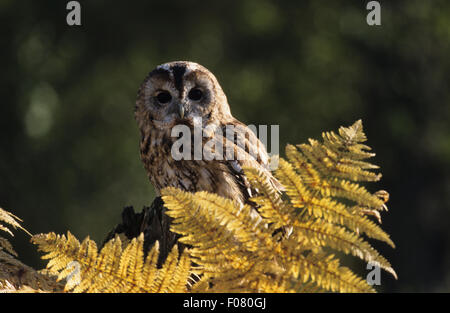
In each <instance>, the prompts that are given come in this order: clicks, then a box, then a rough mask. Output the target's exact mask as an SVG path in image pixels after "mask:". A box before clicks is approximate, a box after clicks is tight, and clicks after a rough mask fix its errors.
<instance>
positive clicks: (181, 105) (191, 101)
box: [135, 61, 232, 129]
mask: <svg viewBox="0 0 450 313" xmlns="http://www.w3.org/2000/svg"><path fill="white" fill-rule="evenodd" d="M135 116H136V119H137V121H138V124H139V126H140V127H141V129H142V128H143V127H145V126H150V125H151V126H153V127H157V128H161V129H164V128H170V127H172V126H174V125H176V124H178V123H184V122H186V121H192V120H193V118H194V117H201V118H202V119H203V121H204V122H205V121H206V123H207V122H208V120H224V119H225V120H226V119H229V118H232V116H231V113H230V109H229V106H228V102H227V98H226V96H225V94H224V92H223V91H222V88H221V87H220V85H219V83H218V81H217V79H216V77H215V76H214V75H213V74H212V73H211V72H210V71H208V70H207V69H206V68H204V67H203V66H201V65H200V64H197V63H193V62H185V61H175V62H169V63H165V64H162V65H159V66H157V67H156V68H155V69H154V70H153V71H151V72H150V74H148V76H147V77H146V78H145V80H144V82H143V83H142V85H141V87H140V89H139V92H138V98H137V101H136V112H135Z"/></svg>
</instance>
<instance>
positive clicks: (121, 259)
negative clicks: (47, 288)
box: [32, 232, 191, 292]
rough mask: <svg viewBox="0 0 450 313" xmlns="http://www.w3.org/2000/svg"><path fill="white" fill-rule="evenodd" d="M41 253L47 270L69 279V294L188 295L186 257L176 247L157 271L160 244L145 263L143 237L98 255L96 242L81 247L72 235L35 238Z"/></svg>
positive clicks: (116, 240) (117, 241)
mask: <svg viewBox="0 0 450 313" xmlns="http://www.w3.org/2000/svg"><path fill="white" fill-rule="evenodd" d="M32 242H33V243H34V244H36V245H38V249H39V250H40V251H43V252H45V253H46V254H45V255H44V256H43V257H42V258H43V259H50V261H49V262H48V264H47V268H48V269H49V270H50V271H52V272H56V273H58V280H62V279H66V280H67V283H66V286H65V290H66V291H73V292H185V291H186V290H187V289H186V288H187V282H188V277H189V275H190V273H191V271H190V258H189V255H188V254H187V253H182V254H181V255H180V256H179V254H178V249H177V247H175V248H174V249H173V250H172V252H171V253H170V254H169V256H168V259H167V262H166V263H165V264H164V265H163V267H162V268H161V269H158V268H157V267H156V264H157V256H158V250H159V248H158V242H156V243H155V245H154V247H153V248H152V250H151V251H150V253H149V255H148V256H147V258H146V259H145V260H144V252H143V245H144V237H143V235H142V234H141V235H140V236H139V237H137V238H134V239H133V240H132V241H131V242H130V243H129V244H128V245H127V246H126V247H125V249H122V242H121V240H120V238H119V237H118V236H116V238H114V239H112V240H110V241H108V242H107V243H106V244H105V246H104V247H103V248H102V249H101V251H100V252H98V249H97V245H96V244H95V242H94V241H92V240H90V239H89V237H88V238H86V239H85V240H84V241H83V242H82V243H81V244H80V242H79V241H78V240H77V239H76V238H75V237H74V236H73V235H72V234H71V233H70V232H68V233H67V237H66V236H64V235H56V234H55V233H49V234H39V235H35V236H33V237H32Z"/></svg>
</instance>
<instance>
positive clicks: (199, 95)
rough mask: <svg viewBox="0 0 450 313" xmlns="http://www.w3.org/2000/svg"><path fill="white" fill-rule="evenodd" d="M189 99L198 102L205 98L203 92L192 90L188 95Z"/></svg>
mask: <svg viewBox="0 0 450 313" xmlns="http://www.w3.org/2000/svg"><path fill="white" fill-rule="evenodd" d="M188 97H189V99H191V100H194V101H198V100H200V99H201V98H202V97H203V92H202V91H201V90H200V89H198V88H192V89H191V90H190V91H189V94H188Z"/></svg>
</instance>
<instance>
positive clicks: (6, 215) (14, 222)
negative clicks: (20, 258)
mask: <svg viewBox="0 0 450 313" xmlns="http://www.w3.org/2000/svg"><path fill="white" fill-rule="evenodd" d="M21 221H22V220H21V219H20V218H18V217H17V216H15V215H14V214H12V213H10V212H8V211H5V210H3V209H2V208H0V230H2V231H4V232H6V233H8V234H9V235H11V236H14V234H13V232H12V231H11V230H10V229H9V228H8V227H7V226H6V225H10V226H12V227H13V228H15V229H16V228H19V229H21V230H23V231H24V232H26V233H27V234H29V235H30V236H31V234H30V233H29V232H28V231H27V230H26V229H25V228H23V227H22V226H21V225H20V224H19V222H21ZM1 250H5V251H6V252H8V253H9V254H11V255H14V256H17V252H16V251H14V249H13V247H12V245H11V243H10V242H9V241H8V239H6V238H4V237H1V236H0V251H1Z"/></svg>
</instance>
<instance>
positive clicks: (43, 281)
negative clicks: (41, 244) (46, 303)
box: [0, 208, 62, 293]
mask: <svg viewBox="0 0 450 313" xmlns="http://www.w3.org/2000/svg"><path fill="white" fill-rule="evenodd" d="M21 221H22V220H21V219H20V218H18V217H17V216H15V215H13V214H12V213H10V212H8V211H5V210H3V209H2V208H0V230H2V231H5V232H7V233H8V234H10V235H11V236H14V234H13V232H12V231H11V230H10V229H9V228H8V227H7V226H6V225H9V226H12V227H13V228H14V229H17V228H18V229H21V230H23V231H25V232H26V233H27V234H30V233H29V232H28V231H27V230H26V229H24V228H23V227H22V226H21V225H20V224H19V222H21ZM16 257H17V253H16V251H14V249H13V246H12V245H11V243H10V242H9V241H8V240H7V239H6V238H3V237H1V236H0V293H2V292H58V291H61V290H62V286H61V285H60V284H58V283H57V282H56V279H55V277H53V276H52V275H51V274H49V273H45V272H38V271H36V270H34V269H33V268H31V267H29V266H27V265H25V264H24V263H22V262H21V261H19V260H18V259H17V258H16Z"/></svg>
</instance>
